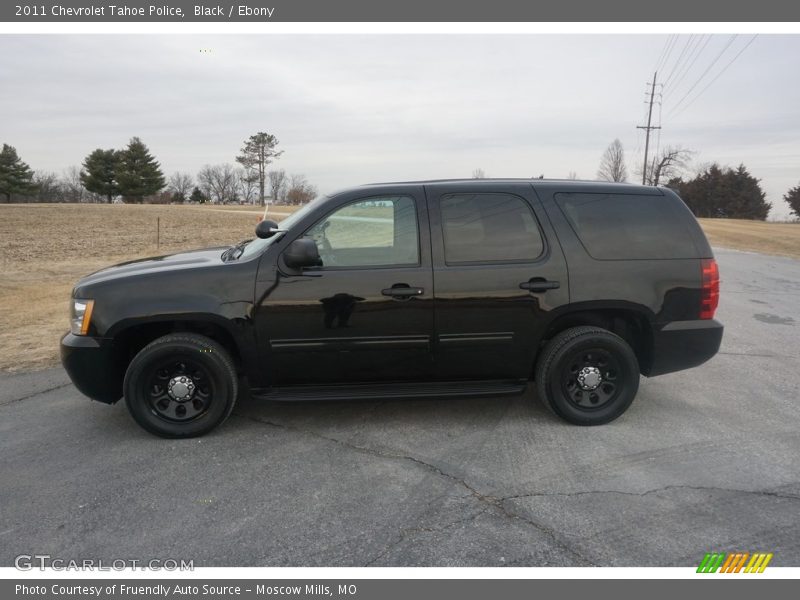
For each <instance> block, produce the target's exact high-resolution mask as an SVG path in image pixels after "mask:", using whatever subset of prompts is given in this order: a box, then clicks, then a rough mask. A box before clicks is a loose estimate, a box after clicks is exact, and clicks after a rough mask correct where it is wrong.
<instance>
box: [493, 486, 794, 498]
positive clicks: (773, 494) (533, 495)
mask: <svg viewBox="0 0 800 600" xmlns="http://www.w3.org/2000/svg"><path fill="white" fill-rule="evenodd" d="M681 489H684V490H700V491H717V492H731V493H735V494H756V495H760V496H771V497H774V498H786V499H789V500H800V496H797V495H795V494H782V493H780V492H770V491H767V490H742V489H737V488H724V487H717V486H711V485H678V484H673V485H665V486H663V487H659V488H654V489H652V490H646V491H644V492H626V491H623V490H583V491H580V492H531V493H527V494H517V495H515V496H505V497H504V498H503V501H506V500H519V499H523V498H536V497H544V496H566V497H572V496H588V495H591V494H620V495H623V496H640V497H641V496H647V495H649V494H657V493H658V492H665V491H667V490H681Z"/></svg>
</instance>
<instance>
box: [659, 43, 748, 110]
mask: <svg viewBox="0 0 800 600" xmlns="http://www.w3.org/2000/svg"><path fill="white" fill-rule="evenodd" d="M737 37H739V34H734V35H733V36H732V37H731V39H730V40H728V43H727V44H725V47H724V48H722V50H721V51H720V53H719V54H717V56H716V58H715V59H714V60H713V61H711V64H710V65H708V66H707V67H706V70H705V71H703V72H702V74H701V75H700V77H698V78H697V81H695V82H694V84H692V87H690V88H689V91H688V92H686V93H685V94H684V95H683V97H682V98H681V99H680V100H678V102H677V103H676V104H675V106H673V107H672V110H671V111H670V112H669V113H668V114H667V116H670V115H671V114H672V113H674V112H675V111H676V110H677V109H678V107H679V106H680V105H681V103H682V102H683V101H684V100H686V98H688V96H689V94H691V93H692V92H693V91H694V89H695V88H696V87H697V85H698V84H699V83H700V82H701V81H702V80H703V78H704V77H705V76H706V75H707V74H708V72H709V71H710V70H711V69H712V67H713V66H714V65H715V64H717V61H719V59H720V58H722V55H723V54H725V52H726V51H727V50H728V48H730V46H731V44H733V42H734V41H735V40H736V38H737Z"/></svg>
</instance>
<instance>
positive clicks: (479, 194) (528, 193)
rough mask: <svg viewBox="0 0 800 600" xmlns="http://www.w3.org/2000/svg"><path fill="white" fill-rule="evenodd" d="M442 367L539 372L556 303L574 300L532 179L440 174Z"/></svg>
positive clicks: (437, 264)
mask: <svg viewBox="0 0 800 600" xmlns="http://www.w3.org/2000/svg"><path fill="white" fill-rule="evenodd" d="M426 194H427V197H428V200H429V207H430V218H431V234H432V235H431V240H432V258H433V277H434V289H435V292H434V295H435V327H436V335H435V347H434V360H435V364H436V376H437V378H439V379H442V380H457V379H473V380H475V379H500V378H502V379H509V378H511V379H517V378H527V377H529V375H530V373H531V372H532V368H533V362H534V359H535V355H536V349H537V346H538V341H539V338H540V337H541V334H542V329H543V327H544V324H545V321H546V319H547V317H548V313H549V311H551V310H553V309H555V308H557V307H559V306H561V305H564V304H566V303H567V302H568V301H569V289H568V280H567V269H566V264H565V261H564V257H563V254H562V252H561V248H560V246H559V244H558V242H557V240H556V238H555V234H554V232H553V229H552V226H551V225H550V223H549V221H548V219H547V216H546V214H545V213H544V211H543V209H542V207H541V204H540V202H539V200H538V198H537V197H536V194H535V192H534V190H533V187H532V186H531V185H530V184H529V183H525V182H519V183H510V184H502V185H501V184H499V183H497V182H461V183H459V182H454V183H434V184H430V185H428V186H426Z"/></svg>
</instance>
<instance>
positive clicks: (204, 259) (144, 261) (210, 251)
mask: <svg viewBox="0 0 800 600" xmlns="http://www.w3.org/2000/svg"><path fill="white" fill-rule="evenodd" d="M227 248H228V246H220V247H216V248H203V249H201V250H190V251H187V252H178V253H177V254H166V255H164V256H154V257H152V258H140V259H137V260H130V261H127V262H123V263H119V264H117V265H113V266H111V267H106V268H104V269H101V270H99V271H95V272H94V273H92V274H91V275H87V276H86V277H84V278H83V279H81V280H80V282H79V283H78V286H84V285H91V284H94V283H100V282H107V281H110V280H115V279H122V278H129V277H136V276H140V275H154V274H158V273H169V272H174V271H183V270H188V269H198V268H207V267H216V266H219V265H221V264H223V261H222V258H221V257H222V253H223V251H225V250H226V249H227Z"/></svg>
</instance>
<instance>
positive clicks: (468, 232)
mask: <svg viewBox="0 0 800 600" xmlns="http://www.w3.org/2000/svg"><path fill="white" fill-rule="evenodd" d="M439 207H440V211H441V214H442V233H443V235H444V256H445V262H446V263H447V264H448V265H452V264H458V263H472V262H517V261H533V260H536V259H537V258H538V257H539V256H540V255H541V254H542V251H543V249H544V243H543V241H542V235H541V233H540V232H539V226H538V224H537V222H536V218H535V217H534V216H533V212H532V211H531V208H530V206H528V203H527V202H525V201H524V200H523V199H522V198H520V197H519V196H514V195H512V194H449V195H446V196H443V197H442V199H441V201H440V203H439Z"/></svg>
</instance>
